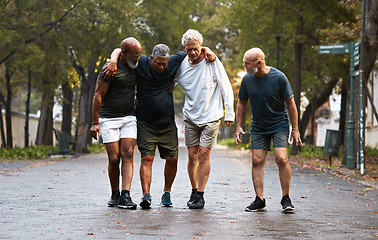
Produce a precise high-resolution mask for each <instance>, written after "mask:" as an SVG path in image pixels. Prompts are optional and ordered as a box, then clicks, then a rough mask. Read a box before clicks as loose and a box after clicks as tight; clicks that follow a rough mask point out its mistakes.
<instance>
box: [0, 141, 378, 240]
mask: <svg viewBox="0 0 378 240" xmlns="http://www.w3.org/2000/svg"><path fill="white" fill-rule="evenodd" d="M179 150H180V151H179V152H180V156H179V169H178V174H177V177H176V180H175V183H174V185H173V189H172V195H171V196H172V202H173V207H172V208H164V207H161V206H159V203H160V197H161V194H162V190H163V164H164V161H163V160H161V159H160V158H157V159H155V162H154V165H153V180H152V181H153V182H152V186H151V195H152V209H150V210H142V209H141V208H140V207H139V206H138V209H137V210H124V209H118V208H109V207H107V201H108V200H109V197H110V187H109V183H108V176H107V160H106V154H105V153H101V154H92V155H85V156H81V157H76V158H71V159H65V160H52V161H50V162H35V163H33V165H32V167H30V166H29V167H26V168H25V167H24V166H22V167H23V168H21V169H18V170H14V169H9V167H12V166H5V165H2V167H3V168H1V167H0V186H1V187H0V202H1V203H0V239H378V231H377V227H378V226H377V222H378V206H377V200H378V192H377V190H374V189H371V188H368V187H367V186H365V185H363V184H360V183H357V182H353V181H347V180H344V179H343V178H340V177H336V176H333V175H330V174H329V173H325V172H318V171H315V170H310V169H300V168H298V167H296V166H295V165H292V184H291V194H290V196H291V198H292V201H293V204H294V206H295V207H296V212H295V214H283V213H282V212H281V205H280V203H279V202H280V200H281V190H280V185H279V178H278V169H277V167H276V165H275V164H274V162H273V160H272V159H270V160H268V162H267V164H266V168H265V197H266V199H267V207H268V210H267V211H266V212H259V213H250V212H245V211H244V208H245V207H246V206H247V205H249V203H250V202H251V201H253V200H254V192H253V188H252V181H251V160H250V152H249V151H247V150H244V151H243V150H232V149H227V148H224V147H221V146H216V147H215V148H214V149H213V150H212V154H211V164H212V168H211V174H210V178H209V181H208V184H207V186H206V191H205V201H206V205H205V208H204V209H200V210H190V209H188V208H187V207H186V201H187V200H188V197H189V195H190V189H191V187H190V183H189V178H188V176H187V172H186V161H187V156H186V154H187V152H186V149H185V148H184V147H180V149H179ZM134 162H135V164H134V178H133V184H132V189H131V196H132V198H133V200H134V202H136V203H138V204H139V201H140V199H141V195H142V192H141V187H140V180H139V162H140V154H139V152H138V151H137V150H136V151H135V158H134ZM4 167H6V168H4ZM18 167H20V166H18Z"/></svg>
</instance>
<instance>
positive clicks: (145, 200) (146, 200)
mask: <svg viewBox="0 0 378 240" xmlns="http://www.w3.org/2000/svg"><path fill="white" fill-rule="evenodd" d="M139 206H141V207H142V208H143V209H150V208H151V195H150V194H149V193H146V194H144V195H143V197H142V201H141V202H140V204H139Z"/></svg>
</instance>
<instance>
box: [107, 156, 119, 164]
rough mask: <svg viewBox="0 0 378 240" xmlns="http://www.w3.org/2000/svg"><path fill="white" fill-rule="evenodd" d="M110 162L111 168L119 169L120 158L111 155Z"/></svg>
mask: <svg viewBox="0 0 378 240" xmlns="http://www.w3.org/2000/svg"><path fill="white" fill-rule="evenodd" d="M108 160H109V165H110V166H112V167H119V162H120V158H119V157H118V156H117V155H115V154H114V155H109V156H108Z"/></svg>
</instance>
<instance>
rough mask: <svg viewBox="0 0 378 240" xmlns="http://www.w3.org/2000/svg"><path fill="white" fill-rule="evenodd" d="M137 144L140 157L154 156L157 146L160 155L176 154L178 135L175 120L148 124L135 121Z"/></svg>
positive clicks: (173, 155)
mask: <svg viewBox="0 0 378 240" xmlns="http://www.w3.org/2000/svg"><path fill="white" fill-rule="evenodd" d="M137 125H138V136H137V144H138V149H139V151H140V153H141V155H142V157H144V156H147V155H150V156H155V151H156V146H158V149H159V153H160V157H161V158H163V159H165V158H166V157H177V156H178V137H177V127H176V123H175V121H172V122H169V123H165V124H149V123H145V122H139V121H138V122H137Z"/></svg>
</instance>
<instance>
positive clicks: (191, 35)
mask: <svg viewBox="0 0 378 240" xmlns="http://www.w3.org/2000/svg"><path fill="white" fill-rule="evenodd" d="M190 40H195V41H198V42H199V44H202V43H203V37H202V35H201V33H199V32H198V31H197V30H194V29H188V30H187V31H186V32H185V33H184V34H183V35H182V39H181V44H182V46H184V47H185V45H186V43H187V42H188V41H190Z"/></svg>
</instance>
